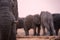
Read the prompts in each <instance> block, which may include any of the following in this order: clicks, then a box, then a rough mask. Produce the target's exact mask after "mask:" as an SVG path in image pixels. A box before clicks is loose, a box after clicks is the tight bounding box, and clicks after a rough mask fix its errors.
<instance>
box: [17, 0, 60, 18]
mask: <svg viewBox="0 0 60 40" xmlns="http://www.w3.org/2000/svg"><path fill="white" fill-rule="evenodd" d="M17 1H18V12H19V17H26V16H27V15H30V14H31V15H34V14H40V12H41V11H49V12H51V13H60V5H59V4H60V0H17Z"/></svg>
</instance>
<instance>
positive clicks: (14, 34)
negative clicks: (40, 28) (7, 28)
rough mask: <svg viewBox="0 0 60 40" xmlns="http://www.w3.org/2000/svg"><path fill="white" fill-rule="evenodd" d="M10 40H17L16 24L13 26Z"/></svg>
mask: <svg viewBox="0 0 60 40" xmlns="http://www.w3.org/2000/svg"><path fill="white" fill-rule="evenodd" d="M9 40H16V24H13V25H11V35H10V39H9Z"/></svg>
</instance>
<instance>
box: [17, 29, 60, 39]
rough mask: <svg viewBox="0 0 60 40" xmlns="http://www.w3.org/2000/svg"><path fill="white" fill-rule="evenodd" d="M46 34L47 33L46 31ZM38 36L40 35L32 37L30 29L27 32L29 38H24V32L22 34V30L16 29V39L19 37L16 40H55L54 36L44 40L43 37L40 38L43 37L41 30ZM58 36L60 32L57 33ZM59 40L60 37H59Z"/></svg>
mask: <svg viewBox="0 0 60 40" xmlns="http://www.w3.org/2000/svg"><path fill="white" fill-rule="evenodd" d="M46 32H47V31H46ZM40 34H41V36H39V37H37V36H36V37H34V36H33V29H31V30H29V36H30V37H29V36H28V37H26V36H25V32H24V29H18V30H17V37H19V38H17V40H55V38H54V36H53V37H47V36H46V37H45V38H44V36H42V35H43V31H42V29H41V31H40ZM59 35H60V31H59ZM56 38H57V37H56ZM59 38H60V37H59ZM59 40H60V39H59Z"/></svg>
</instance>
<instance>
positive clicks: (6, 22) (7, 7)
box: [0, 0, 16, 40]
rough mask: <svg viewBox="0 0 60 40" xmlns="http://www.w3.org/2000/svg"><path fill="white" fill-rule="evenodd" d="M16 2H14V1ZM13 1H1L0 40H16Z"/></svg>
mask: <svg viewBox="0 0 60 40" xmlns="http://www.w3.org/2000/svg"><path fill="white" fill-rule="evenodd" d="M13 2H14V1H13ZM13 2H12V0H0V40H16V26H15V22H14V21H15V20H16V19H15V16H14V15H13V12H12V11H11V10H12V7H13V6H14V4H13Z"/></svg>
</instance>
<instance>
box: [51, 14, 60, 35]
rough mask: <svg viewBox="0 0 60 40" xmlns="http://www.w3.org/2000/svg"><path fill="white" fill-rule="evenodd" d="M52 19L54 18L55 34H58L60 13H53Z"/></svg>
mask: <svg viewBox="0 0 60 40" xmlns="http://www.w3.org/2000/svg"><path fill="white" fill-rule="evenodd" d="M52 16H53V20H54V28H55V31H56V35H58V31H59V29H60V14H59V13H53V14H52Z"/></svg>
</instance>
